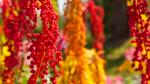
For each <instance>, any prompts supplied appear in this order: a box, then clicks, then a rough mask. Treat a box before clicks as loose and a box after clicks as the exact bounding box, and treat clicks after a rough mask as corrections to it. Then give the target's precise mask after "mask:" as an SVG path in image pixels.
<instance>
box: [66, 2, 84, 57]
mask: <svg viewBox="0 0 150 84" xmlns="http://www.w3.org/2000/svg"><path fill="white" fill-rule="evenodd" d="M82 13H83V6H82V4H81V1H80V0H74V1H70V0H68V2H67V7H66V10H65V14H64V16H65V24H64V35H65V36H67V39H66V41H67V42H68V48H67V50H69V51H73V52H75V53H76V54H77V55H76V56H80V55H81V53H82V49H83V48H84V46H85V44H86V36H85V31H86V30H85V25H84V22H83V18H82V15H83V14H82ZM78 54H79V55H78Z"/></svg>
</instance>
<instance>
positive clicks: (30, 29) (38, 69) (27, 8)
mask: <svg viewBox="0 0 150 84" xmlns="http://www.w3.org/2000/svg"><path fill="white" fill-rule="evenodd" d="M21 3H22V10H23V15H24V16H26V17H24V18H25V19H26V20H25V22H26V24H28V25H27V26H26V28H27V31H26V33H27V37H28V39H29V40H30V41H31V46H30V48H29V51H30V52H31V53H30V55H29V56H28V59H31V64H30V68H31V73H32V74H31V76H30V78H29V81H28V84H36V82H37V79H38V77H40V78H41V79H42V84H47V80H46V79H45V75H48V74H49V72H50V71H49V66H50V68H51V70H52V71H53V72H54V76H53V77H50V80H51V81H52V83H53V84H56V76H58V74H59V72H58V70H57V68H56V67H57V65H58V64H59V61H61V60H62V57H61V53H60V52H59V51H58V49H57V48H56V42H57V38H58V36H59V33H58V29H59V27H58V23H57V21H58V18H59V17H58V15H57V14H56V13H55V11H54V8H53V6H52V0H22V1H21ZM37 11H40V17H41V20H42V27H43V28H42V32H40V33H34V29H35V28H36V27H37Z"/></svg>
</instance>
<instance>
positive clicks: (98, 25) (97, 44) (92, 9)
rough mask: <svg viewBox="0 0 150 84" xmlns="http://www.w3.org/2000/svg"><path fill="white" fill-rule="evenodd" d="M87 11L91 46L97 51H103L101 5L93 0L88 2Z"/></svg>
mask: <svg viewBox="0 0 150 84" xmlns="http://www.w3.org/2000/svg"><path fill="white" fill-rule="evenodd" d="M88 11H89V13H90V20H91V31H92V36H93V38H94V42H93V47H94V48H96V49H97V50H98V51H103V45H104V42H105V36H104V29H103V17H104V9H103V7H101V6H96V5H95V3H94V1H93V0H90V1H89V3H88Z"/></svg>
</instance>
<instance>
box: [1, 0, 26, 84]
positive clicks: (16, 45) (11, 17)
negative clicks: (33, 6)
mask: <svg viewBox="0 0 150 84" xmlns="http://www.w3.org/2000/svg"><path fill="white" fill-rule="evenodd" d="M19 12H20V6H19V2H18V1H17V0H3V4H2V19H3V24H4V26H3V27H4V32H5V36H6V38H7V42H6V43H5V45H6V46H8V51H9V52H10V55H9V56H8V57H6V58H5V70H4V71H3V74H2V75H3V83H6V84H8V83H9V84H13V83H14V81H13V74H14V70H15V69H16V68H17V66H18V65H19V64H20V57H19V55H18V52H19V51H20V48H21V45H22V38H23V35H24V33H23V32H24V28H23V26H22V24H21V23H22V22H21V18H20V14H19ZM8 80H9V81H8Z"/></svg>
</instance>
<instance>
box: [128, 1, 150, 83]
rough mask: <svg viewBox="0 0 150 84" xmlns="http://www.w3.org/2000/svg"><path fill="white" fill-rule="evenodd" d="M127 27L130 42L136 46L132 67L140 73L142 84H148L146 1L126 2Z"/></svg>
mask: <svg viewBox="0 0 150 84" xmlns="http://www.w3.org/2000/svg"><path fill="white" fill-rule="evenodd" d="M128 15H129V27H130V30H131V36H133V37H135V40H133V41H132V42H133V43H135V44H136V50H135V52H134V58H133V65H132V67H134V68H135V70H138V71H141V74H142V81H141V83H142V84H149V82H148V81H149V80H150V72H149V71H150V67H149V64H150V39H149V31H150V30H149V28H148V27H149V22H150V16H149V15H150V12H149V11H148V5H147V1H146V0H128Z"/></svg>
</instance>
